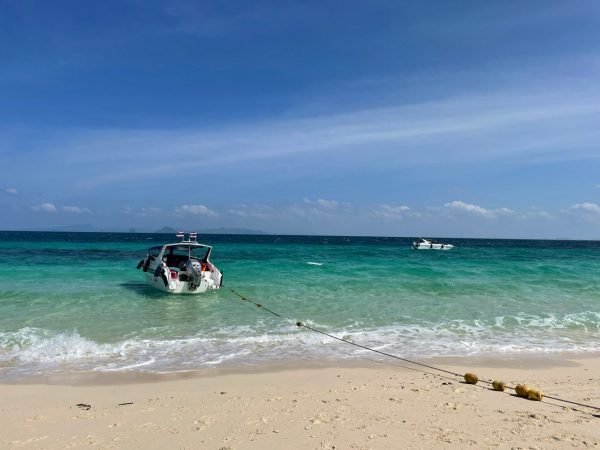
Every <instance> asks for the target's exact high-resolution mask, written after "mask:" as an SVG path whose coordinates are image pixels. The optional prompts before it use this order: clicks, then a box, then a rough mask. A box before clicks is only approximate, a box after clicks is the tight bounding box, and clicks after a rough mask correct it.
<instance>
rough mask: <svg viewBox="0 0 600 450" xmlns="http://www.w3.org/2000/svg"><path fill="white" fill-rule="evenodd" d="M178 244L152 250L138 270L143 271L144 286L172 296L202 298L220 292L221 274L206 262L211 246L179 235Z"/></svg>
mask: <svg viewBox="0 0 600 450" xmlns="http://www.w3.org/2000/svg"><path fill="white" fill-rule="evenodd" d="M177 237H178V238H181V242H178V243H176V244H167V245H163V246H158V247H152V248H150V250H148V256H146V259H142V260H141V261H140V262H139V263H138V265H137V268H138V269H142V270H143V271H144V273H145V276H146V282H147V283H148V284H149V285H150V286H154V287H155V288H157V289H160V290H161V291H165V292H169V293H172V294H201V293H203V292H206V291H208V290H213V289H219V288H220V287H221V284H222V281H223V274H222V273H221V272H220V271H219V269H217V268H216V267H215V266H214V264H212V263H211V262H210V260H209V258H210V254H211V252H212V247H211V246H210V245H205V244H200V243H198V242H197V240H196V233H190V234H189V238H188V239H187V240H186V239H185V234H184V233H183V232H179V233H178V234H177Z"/></svg>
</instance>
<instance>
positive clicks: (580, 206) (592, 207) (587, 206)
mask: <svg viewBox="0 0 600 450" xmlns="http://www.w3.org/2000/svg"><path fill="white" fill-rule="evenodd" d="M569 210H570V211H572V212H580V213H584V214H591V215H598V216H600V205H598V204H596V203H591V202H584V203H576V204H574V205H571V207H570V208H569Z"/></svg>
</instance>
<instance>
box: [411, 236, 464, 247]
mask: <svg viewBox="0 0 600 450" xmlns="http://www.w3.org/2000/svg"><path fill="white" fill-rule="evenodd" d="M412 248H414V249H415V250H451V249H453V248H454V245H452V244H444V243H442V242H438V241H434V240H433V239H423V238H419V239H418V240H416V241H414V242H413V243H412Z"/></svg>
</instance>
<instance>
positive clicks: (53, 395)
mask: <svg viewBox="0 0 600 450" xmlns="http://www.w3.org/2000/svg"><path fill="white" fill-rule="evenodd" d="M427 363H428V364H439V365H440V367H442V368H444V369H449V370H451V371H459V372H462V371H467V370H468V371H470V372H474V373H476V374H478V375H479V376H480V377H481V378H490V379H491V378H502V379H503V380H504V381H506V382H507V383H509V384H510V383H515V384H516V383H519V382H527V383H529V384H530V385H533V386H536V387H539V388H541V389H542V390H543V391H545V392H546V393H547V394H550V395H552V394H554V396H560V397H561V398H563V397H564V398H566V399H569V400H571V401H576V402H583V403H589V404H593V405H594V404H595V405H599V404H600V377H599V375H598V374H600V359H599V358H598V357H589V358H585V359H574V360H565V359H548V358H533V359H527V358H525V359H512V360H508V361H502V360H499V359H492V360H490V359H477V358H475V359H472V358H471V359H469V358H462V359H453V360H440V361H427ZM407 366H409V365H408V364H407ZM413 367H416V366H413ZM425 370H428V369H425ZM31 383H32V384H31ZM0 396H1V398H2V406H1V414H0V429H1V430H2V432H1V434H0V436H1V438H0V447H2V448H7V449H13V448H14V449H17V448H31V449H38V448H44V449H55V448H56V449H58V448H147V449H164V448H178V449H194V448H206V449H232V450H233V449H281V448H294V449H296V448H300V449H334V448H335V449H347V448H351V449H388V448H389V449H395V448H457V449H458V448H465V447H471V448H515V449H542V448H544V449H545V448H571V447H574V448H598V447H599V446H600V427H599V426H598V423H599V422H598V421H600V418H598V417H594V416H592V414H590V413H594V414H598V413H599V412H600V411H595V412H594V411H593V410H589V409H586V408H582V407H577V406H573V408H571V407H568V405H566V404H560V402H557V401H553V400H547V401H545V402H536V401H531V400H526V399H523V398H518V397H516V396H514V395H510V393H509V392H504V393H502V392H495V391H492V390H490V389H489V387H487V386H484V387H482V385H481V384H478V385H477V386H472V385H468V384H465V383H463V382H461V380H460V379H457V378H453V377H450V378H445V377H439V376H433V375H429V374H423V373H420V372H416V371H414V370H408V369H406V368H403V367H398V366H395V365H393V364H377V363H374V362H373V363H369V362H368V361H363V362H361V363H360V365H345V366H342V367H316V366H313V367H304V365H302V364H299V365H298V366H293V365H288V366H287V367H270V368H269V367H263V368H262V369H261V370H258V369H254V370H245V371H244V370H226V371H219V370H205V371H195V372H185V373H172V374H167V375H158V374H154V375H152V374H140V373H120V374H97V373H84V374H77V375H73V374H71V375H63V376H54V377H45V378H40V379H36V380H30V381H29V382H27V383H11V384H2V385H1V386H0ZM77 405H79V406H77ZM557 405H560V406H557Z"/></svg>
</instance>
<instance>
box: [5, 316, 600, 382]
mask: <svg viewBox="0 0 600 450" xmlns="http://www.w3.org/2000/svg"><path fill="white" fill-rule="evenodd" d="M305 323H307V324H309V325H310V326H311V327H313V328H317V329H321V330H324V331H327V332H329V333H331V334H332V335H333V336H336V337H339V338H343V339H346V340H349V341H351V342H355V343H357V344H360V345H364V346H368V347H372V348H375V349H377V350H381V351H386V352H390V353H393V354H397V355H399V356H403V357H430V356H441V355H444V356H451V355H452V356H464V355H498V354H502V355H507V354H519V353H521V354H523V353H527V354H531V353H557V352H573V353H579V352H600V314H599V313H596V312H585V313H579V314H571V315H567V316H563V317H562V318H561V317H557V316H555V315H547V316H532V315H526V314H519V315H517V316H514V317H507V316H502V317H496V318H493V319H490V320H487V321H483V320H472V321H466V320H453V321H452V320H448V321H442V322H437V323H425V322H424V323H408V324H406V323H404V324H402V323H399V324H393V325H387V326H379V327H375V326H374V327H365V326H364V325H361V324H359V323H354V324H352V325H350V326H347V327H344V328H338V329H335V330H332V329H331V327H328V326H327V325H326V324H322V323H315V322H312V321H306V322H305ZM267 325H268V323H266V322H263V321H260V320H259V321H257V322H256V323H255V324H254V325H253V326H248V325H246V326H230V327H223V328H220V329H218V330H216V331H215V330H213V331H212V332H211V333H210V334H206V333H202V332H200V333H198V334H196V335H193V336H189V337H184V338H171V339H169V338H164V339H141V338H135V337H133V338H130V339H127V340H122V341H119V342H115V343H99V342H95V341H94V340H92V339H90V338H87V337H84V336H81V335H80V334H79V333H77V332H76V331H70V332H63V333H56V332H51V331H49V330H43V329H38V328H22V329H21V330H18V331H15V332H1V333H0V378H2V377H6V376H10V375H11V374H12V375H14V374H23V373H40V372H48V371H81V370H99V371H122V370H139V371H156V372H164V371H170V370H190V369H197V368H202V367H211V366H215V365H220V364H256V363H260V362H265V361H273V360H281V359H289V358H305V359H311V358H312V359H323V358H331V359H336V358H348V357H356V356H362V355H365V354H366V353H367V351H366V350H361V349H357V348H356V347H352V346H349V345H344V344H343V343H340V342H339V341H338V340H336V339H332V338H330V337H327V336H324V335H321V334H318V333H314V332H311V331H309V330H306V329H300V328H298V327H297V326H296V324H295V322H292V321H288V322H284V323H282V324H281V325H279V326H278V327H277V328H275V329H272V330H268V328H267ZM259 330H263V331H259Z"/></svg>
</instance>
